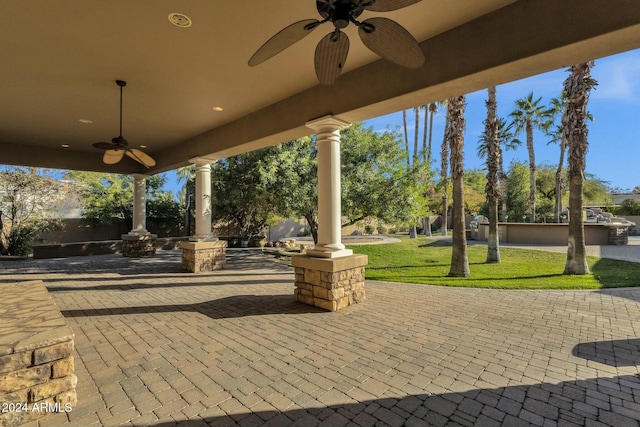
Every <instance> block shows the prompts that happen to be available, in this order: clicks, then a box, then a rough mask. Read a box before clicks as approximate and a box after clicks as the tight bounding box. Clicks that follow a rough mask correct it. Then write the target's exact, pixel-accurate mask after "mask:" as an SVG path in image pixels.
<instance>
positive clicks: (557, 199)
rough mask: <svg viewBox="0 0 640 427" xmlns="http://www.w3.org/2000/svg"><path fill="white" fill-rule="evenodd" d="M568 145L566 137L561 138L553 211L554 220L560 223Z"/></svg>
mask: <svg viewBox="0 0 640 427" xmlns="http://www.w3.org/2000/svg"><path fill="white" fill-rule="evenodd" d="M565 147H566V142H565V137H564V136H563V137H562V139H561V140H560V160H559V161H558V168H557V169H556V190H555V191H556V194H555V196H556V197H555V209H554V213H553V220H554V221H555V222H556V223H558V224H559V223H560V214H561V213H562V165H563V164H564V150H565Z"/></svg>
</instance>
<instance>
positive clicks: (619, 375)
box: [0, 250, 640, 427]
mask: <svg viewBox="0 0 640 427" xmlns="http://www.w3.org/2000/svg"><path fill="white" fill-rule="evenodd" d="M179 257H180V253H179V252H178V251H160V252H158V256H157V257H155V258H146V259H128V258H123V257H121V256H119V255H104V256H96V257H87V258H68V259H65V260H62V259H57V260H31V261H18V262H2V263H0V272H1V273H2V276H1V277H0V280H1V281H6V282H11V281H19V280H32V279H43V280H44V281H45V284H46V285H47V287H48V289H49V290H50V292H51V294H52V295H53V297H54V300H55V301H56V303H57V304H58V306H59V308H60V309H61V311H62V313H63V314H64V316H65V317H66V318H67V320H68V322H69V324H70V326H71V328H72V329H73V330H74V332H75V335H76V338H75V340H76V349H77V356H78V357H77V359H76V373H77V376H78V388H77V391H78V405H77V407H76V408H75V409H74V410H73V411H72V412H70V413H68V414H64V413H61V414H52V415H49V416H48V417H47V418H44V419H43V420H41V421H40V422H39V425H40V426H53V425H56V426H57V425H64V426H98V425H101V426H121V425H133V426H147V425H154V426H163V427H164V426H171V425H180V426H199V425H203V426H204V425H240V426H257V425H274V426H281V425H298V426H373V425H384V426H386V425H390V426H401V425H407V426H419V425H434V426H444V425H462V426H471V425H482V426H491V425H495V426H498V425H513V426H519V425H540V426H564V425H589V426H602V425H615V426H638V425H639V423H640V375H639V368H638V367H639V365H640V288H639V289H620V290H602V291H510V290H487V289H472V288H447V287H435V286H424V285H409V284H400V283H384V282H372V281H367V283H366V286H367V288H366V292H367V300H366V301H365V302H364V303H362V304H358V305H355V306H351V307H349V308H348V309H346V310H344V311H341V312H338V313H329V312H324V311H320V310H318V309H316V308H313V307H309V306H305V305H301V304H298V303H295V302H293V300H292V292H293V273H292V271H291V269H290V268H288V267H286V266H283V265H280V264H277V263H274V262H272V261H270V260H268V259H266V258H265V257H263V255H262V254H261V253H260V252H259V251H233V250H229V253H228V257H229V264H228V266H227V268H226V269H224V270H220V271H216V272H211V273H202V274H195V275H194V274H190V273H182V272H180V258H179ZM33 425H36V424H35V423H33Z"/></svg>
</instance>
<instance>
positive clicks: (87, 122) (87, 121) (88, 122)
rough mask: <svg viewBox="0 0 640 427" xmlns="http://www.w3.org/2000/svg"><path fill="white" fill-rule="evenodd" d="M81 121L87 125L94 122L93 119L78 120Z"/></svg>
mask: <svg viewBox="0 0 640 427" xmlns="http://www.w3.org/2000/svg"><path fill="white" fill-rule="evenodd" d="M78 121H79V122H80V123H84V124H85V125H88V124H91V123H93V120H89V119H80V120H78Z"/></svg>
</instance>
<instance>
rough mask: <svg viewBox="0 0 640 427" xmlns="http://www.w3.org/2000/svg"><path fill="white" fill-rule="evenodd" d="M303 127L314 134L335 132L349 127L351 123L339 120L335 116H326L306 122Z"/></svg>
mask: <svg viewBox="0 0 640 427" xmlns="http://www.w3.org/2000/svg"><path fill="white" fill-rule="evenodd" d="M305 126H306V127H308V128H310V129H311V130H314V131H316V132H335V131H337V130H340V129H344V128H346V127H349V126H351V123H347V122H345V121H343V120H340V119H338V118H337V117H335V116H331V115H327V116H323V117H320V118H317V119H313V120H311V121H308V122H307V123H305Z"/></svg>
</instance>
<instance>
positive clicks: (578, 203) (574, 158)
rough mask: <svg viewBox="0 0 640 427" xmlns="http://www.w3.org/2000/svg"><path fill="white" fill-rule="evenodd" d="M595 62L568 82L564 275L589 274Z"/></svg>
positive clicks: (576, 69) (574, 73)
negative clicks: (587, 206) (587, 200)
mask: <svg viewBox="0 0 640 427" xmlns="http://www.w3.org/2000/svg"><path fill="white" fill-rule="evenodd" d="M593 65H594V63H593V61H590V62H586V63H583V64H578V65H574V66H572V67H571V68H570V69H569V71H570V72H571V75H570V76H569V78H567V80H565V82H564V91H565V93H566V95H567V100H568V102H567V111H566V113H565V120H563V122H564V125H565V126H564V136H565V138H566V141H567V146H568V148H569V170H568V173H567V175H568V178H569V242H568V245H567V246H568V247H567V263H566V264H565V267H564V274H589V266H588V265H587V258H586V254H585V241H584V224H583V223H582V185H583V181H584V169H585V163H586V162H585V157H586V154H587V147H588V145H589V143H588V140H587V134H588V129H587V118H588V113H587V103H588V102H589V94H590V93H591V89H592V88H593V87H594V86H596V85H597V84H598V83H597V82H596V81H595V80H594V79H592V78H591V67H593Z"/></svg>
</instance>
